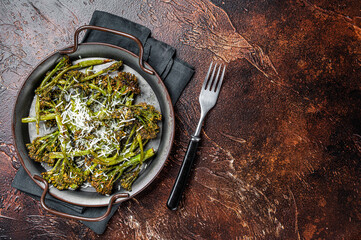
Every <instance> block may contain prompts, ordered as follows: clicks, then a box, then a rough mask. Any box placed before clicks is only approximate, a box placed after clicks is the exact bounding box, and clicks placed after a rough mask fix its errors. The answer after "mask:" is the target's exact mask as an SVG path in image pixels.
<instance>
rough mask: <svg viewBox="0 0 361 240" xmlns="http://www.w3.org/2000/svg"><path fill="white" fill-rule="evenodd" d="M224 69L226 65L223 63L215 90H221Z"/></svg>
mask: <svg viewBox="0 0 361 240" xmlns="http://www.w3.org/2000/svg"><path fill="white" fill-rule="evenodd" d="M219 69H221V67H219ZM225 71H226V65H224V67H223V71H222V75H221V78H220V79H219V80H218V83H217V88H216V90H215V91H216V92H219V91H220V90H221V87H222V82H223V78H224V73H225Z"/></svg>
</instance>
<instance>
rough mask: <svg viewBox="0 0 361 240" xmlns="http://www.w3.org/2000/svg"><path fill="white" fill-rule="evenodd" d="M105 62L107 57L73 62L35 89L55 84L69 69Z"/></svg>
mask: <svg viewBox="0 0 361 240" xmlns="http://www.w3.org/2000/svg"><path fill="white" fill-rule="evenodd" d="M107 62H110V60H108V59H106V60H86V61H83V62H80V63H78V64H75V65H73V66H71V67H67V68H65V69H64V70H62V71H61V72H60V73H59V74H58V75H56V77H54V78H53V79H52V80H51V81H50V82H49V83H48V84H46V85H45V86H43V87H40V88H39V89H37V91H38V92H41V91H43V90H44V89H46V88H48V87H50V86H53V85H55V84H56V83H57V82H58V80H59V79H60V78H61V77H62V76H63V75H64V73H66V72H68V71H69V70H72V69H77V68H85V67H89V66H93V65H99V64H103V63H107Z"/></svg>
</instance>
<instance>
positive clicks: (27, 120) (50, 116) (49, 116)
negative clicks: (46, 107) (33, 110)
mask: <svg viewBox="0 0 361 240" xmlns="http://www.w3.org/2000/svg"><path fill="white" fill-rule="evenodd" d="M56 115H57V114H56V113H49V114H46V115H41V116H40V121H47V120H53V119H55V117H56ZM21 122H22V123H30V122H36V118H35V117H27V118H22V119H21Z"/></svg>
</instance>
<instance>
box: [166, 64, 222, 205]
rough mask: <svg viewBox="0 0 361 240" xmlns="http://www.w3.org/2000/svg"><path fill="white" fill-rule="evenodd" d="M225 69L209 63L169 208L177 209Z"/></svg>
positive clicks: (169, 201)
mask: <svg viewBox="0 0 361 240" xmlns="http://www.w3.org/2000/svg"><path fill="white" fill-rule="evenodd" d="M217 69H218V70H217ZM222 69H223V70H222ZM225 70H226V66H223V65H221V64H220V65H219V66H217V64H214V66H213V63H211V65H210V66H209V69H208V73H207V76H206V78H205V80H204V83H203V86H202V90H201V93H200V95H199V103H200V105H201V117H200V119H199V122H198V126H197V129H196V131H195V133H194V134H193V135H192V138H191V140H190V141H189V144H188V148H187V152H186V155H185V156H184V159H183V162H182V166H181V168H180V170H179V173H178V176H177V179H176V181H175V183H174V186H173V189H172V191H171V193H170V196H169V198H168V201H167V207H168V208H169V209H171V210H177V208H178V205H179V202H180V200H181V199H182V194H183V191H184V188H185V185H186V183H187V178H188V175H189V172H190V170H191V168H192V165H193V160H194V158H195V156H196V153H197V147H198V143H199V141H200V140H201V138H200V135H201V128H202V124H203V121H204V118H205V116H206V115H207V113H208V111H209V110H211V109H212V108H213V107H214V105H216V102H217V99H218V95H219V92H220V90H221V87H222V82H223V78H224V72H225ZM221 71H222V73H221ZM216 72H217V73H216ZM211 74H212V75H211Z"/></svg>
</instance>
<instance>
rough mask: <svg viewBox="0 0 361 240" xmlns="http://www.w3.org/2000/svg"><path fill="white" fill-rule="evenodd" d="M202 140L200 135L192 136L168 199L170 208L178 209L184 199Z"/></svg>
mask: <svg viewBox="0 0 361 240" xmlns="http://www.w3.org/2000/svg"><path fill="white" fill-rule="evenodd" d="M200 140H201V139H200V138H199V137H196V136H192V138H191V140H190V141H189V144H188V148H187V152H186V155H185V156H184V159H183V162H182V166H181V168H180V170H179V173H178V176H177V179H176V180H175V183H174V186H173V189H172V191H171V193H170V195H169V198H168V201H167V207H168V208H169V209H170V210H173V211H175V210H177V208H178V205H179V202H180V200H181V199H182V194H183V191H184V188H185V186H186V184H187V179H188V176H189V173H190V171H191V169H192V166H193V161H194V159H195V157H196V153H197V148H198V143H199V141H200Z"/></svg>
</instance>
